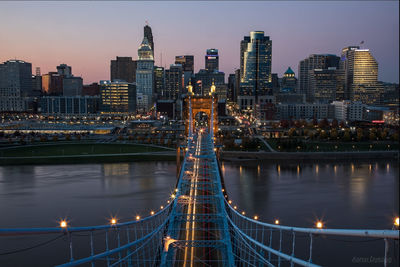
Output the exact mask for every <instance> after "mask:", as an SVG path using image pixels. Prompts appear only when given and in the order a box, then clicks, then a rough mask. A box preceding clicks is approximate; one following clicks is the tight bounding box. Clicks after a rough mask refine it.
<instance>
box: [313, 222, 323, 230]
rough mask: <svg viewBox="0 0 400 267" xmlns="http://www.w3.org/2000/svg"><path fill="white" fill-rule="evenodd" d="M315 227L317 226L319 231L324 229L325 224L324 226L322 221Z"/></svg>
mask: <svg viewBox="0 0 400 267" xmlns="http://www.w3.org/2000/svg"><path fill="white" fill-rule="evenodd" d="M315 226H316V227H317V228H318V229H322V227H324V224H323V223H322V222H321V221H317V223H316V224H315Z"/></svg>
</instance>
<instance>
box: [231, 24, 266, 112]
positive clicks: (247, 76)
mask: <svg viewBox="0 0 400 267" xmlns="http://www.w3.org/2000/svg"><path fill="white" fill-rule="evenodd" d="M245 44H247V47H246V49H244V46H245ZM240 45H241V51H242V52H243V60H241V61H242V65H243V67H241V69H243V71H242V70H241V73H240V75H241V79H240V96H239V97H238V102H239V105H240V107H241V108H250V109H254V108H255V105H257V104H259V101H258V98H259V96H265V95H269V94H272V91H271V90H272V83H271V82H272V76H271V63H272V58H271V57H272V41H271V39H270V38H269V36H265V35H264V32H263V31H252V32H250V37H247V36H246V37H245V38H244V40H243V41H241V43H240ZM241 57H242V56H241ZM246 103H247V104H246Z"/></svg>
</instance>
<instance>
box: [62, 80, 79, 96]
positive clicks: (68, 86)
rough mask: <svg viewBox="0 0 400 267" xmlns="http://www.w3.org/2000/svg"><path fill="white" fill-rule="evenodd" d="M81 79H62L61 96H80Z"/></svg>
mask: <svg viewBox="0 0 400 267" xmlns="http://www.w3.org/2000/svg"><path fill="white" fill-rule="evenodd" d="M82 88H83V79H82V77H74V76H67V77H64V78H63V96H78V95H82Z"/></svg>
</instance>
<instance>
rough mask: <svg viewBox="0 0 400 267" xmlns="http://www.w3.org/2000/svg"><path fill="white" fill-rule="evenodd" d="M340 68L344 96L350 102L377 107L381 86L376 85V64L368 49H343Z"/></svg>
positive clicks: (353, 47)
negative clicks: (343, 81) (344, 82)
mask: <svg viewBox="0 0 400 267" xmlns="http://www.w3.org/2000/svg"><path fill="white" fill-rule="evenodd" d="M340 66H341V68H342V69H343V70H344V75H345V81H346V94H347V95H348V97H349V98H350V100H352V101H361V102H362V103H364V104H369V105H379V104H380V96H381V94H382V91H383V90H382V86H381V84H380V83H378V62H377V61H376V60H375V58H374V57H373V56H372V54H371V52H370V51H369V49H359V48H358V47H355V46H352V47H345V48H343V50H342V57H341V63H340Z"/></svg>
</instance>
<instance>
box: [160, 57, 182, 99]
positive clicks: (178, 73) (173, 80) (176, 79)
mask: <svg viewBox="0 0 400 267" xmlns="http://www.w3.org/2000/svg"><path fill="white" fill-rule="evenodd" d="M182 89H183V85H182V65H180V64H171V66H170V67H169V69H168V70H165V94H164V95H165V99H172V100H176V99H178V98H179V97H180V95H181V94H182Z"/></svg>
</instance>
